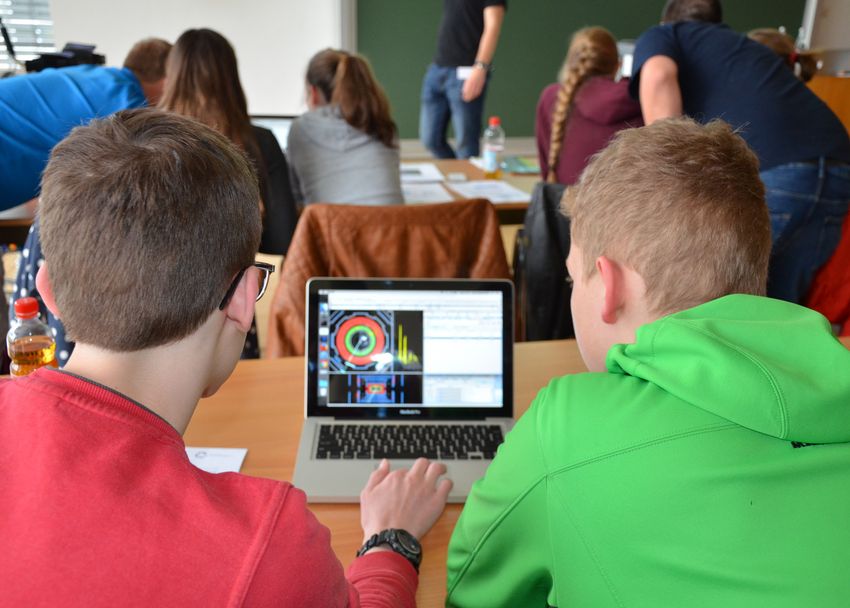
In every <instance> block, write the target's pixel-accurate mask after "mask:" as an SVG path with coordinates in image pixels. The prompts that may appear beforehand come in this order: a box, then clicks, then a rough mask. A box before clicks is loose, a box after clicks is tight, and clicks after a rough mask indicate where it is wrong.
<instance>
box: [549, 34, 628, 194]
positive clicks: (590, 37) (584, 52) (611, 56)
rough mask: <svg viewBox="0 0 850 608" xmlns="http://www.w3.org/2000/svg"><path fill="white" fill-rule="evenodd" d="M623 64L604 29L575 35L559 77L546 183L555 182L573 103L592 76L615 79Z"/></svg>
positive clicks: (615, 43) (610, 36)
mask: <svg viewBox="0 0 850 608" xmlns="http://www.w3.org/2000/svg"><path fill="white" fill-rule="evenodd" d="M619 64H620V56H619V53H618V52H617V42H616V40H614V36H612V35H611V32H609V31H608V30H606V29H605V28H601V27H586V28H583V29H580V30H578V31H577V32H576V33H575V34H573V38H572V40H571V41H570V48H569V50H568V51H567V58H566V60H565V61H564V65H563V66H561V71H560V72H559V73H558V82H559V83H560V84H561V88H560V90H559V91H558V97H557V98H556V100H555V107H554V108H553V110H552V136H551V139H550V140H549V172H548V173H547V175H546V181H547V182H551V183H554V182H555V181H556V177H555V170H556V169H557V167H558V157H559V156H560V155H561V147H562V145H563V142H564V131H565V130H566V126H567V119H569V117H570V111H571V110H572V105H573V99H574V98H575V96H576V92H577V91H578V89H579V87H580V86H581V85H582V84H584V82H585V81H586V80H587V79H589V78H591V77H593V76H610V77H613V76H614V74H616V72H617V68H618V67H619Z"/></svg>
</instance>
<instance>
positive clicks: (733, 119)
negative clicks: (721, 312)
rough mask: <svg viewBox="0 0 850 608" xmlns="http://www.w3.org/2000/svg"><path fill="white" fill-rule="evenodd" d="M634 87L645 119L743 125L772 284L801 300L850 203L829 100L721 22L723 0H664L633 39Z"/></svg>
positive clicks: (849, 157)
mask: <svg viewBox="0 0 850 608" xmlns="http://www.w3.org/2000/svg"><path fill="white" fill-rule="evenodd" d="M630 90H631V93H632V96H633V97H640V104H641V108H642V109H643V117H644V121H645V122H646V123H647V124H649V123H651V122H653V121H655V120H658V119H660V118H666V117H670V116H679V115H681V114H686V115H688V116H691V117H693V118H696V119H697V120H699V121H701V122H707V121H709V120H712V119H714V118H722V119H723V120H725V121H727V122H729V123H730V124H731V125H732V126H733V127H735V128H737V129H739V130H740V134H741V136H742V137H743V138H744V139H745V140H746V141H747V143H748V144H749V145H750V147H752V149H753V150H754V151H755V153H756V155H757V156H758V158H759V163H760V175H761V179H762V181H763V182H764V184H765V186H766V188H767V206H768V208H769V209H770V217H771V233H772V235H773V251H772V258H771V262H770V268H769V276H768V281H767V293H768V295H769V296H771V297H775V298H781V299H783V300H788V301H790V302H801V301H802V300H803V299H804V298H805V296H806V294H807V293H808V290H809V286H810V285H811V281H812V279H813V277H814V274H815V272H817V270H818V269H819V268H820V267H821V266H823V265H824V263H826V261H827V260H828V259H829V257H830V256H831V255H832V253H833V251H835V248H836V246H837V245H838V242H839V241H840V239H841V224H842V221H843V220H844V217H845V216H846V215H847V209H848V205H850V137H848V134H847V131H846V129H844V126H843V125H842V124H841V122H840V121H839V120H838V118H837V117H836V116H835V114H834V113H833V112H832V110H830V109H829V107H828V106H827V105H826V104H825V103H824V102H823V101H821V100H820V99H819V98H818V97H817V96H816V95H815V94H814V93H813V92H812V91H811V90H810V89H809V88H808V87H806V86H805V85H804V84H803V83H802V82H800V80H798V79H797V78H796V77H795V75H794V73H793V72H792V71H791V70H789V69H788V67H787V66H786V64H785V62H784V60H783V59H781V58H780V57H779V56H778V55H777V54H776V53H774V52H773V51H771V50H770V49H768V48H767V47H765V46H764V45H762V44H760V43H758V42H755V41H754V40H750V39H749V38H747V37H746V36H745V35H743V34H738V33H737V32H734V31H732V30H731V29H730V28H729V27H728V26H727V25H725V24H724V23H723V13H722V7H721V5H720V1H719V0H669V1H668V2H667V3H666V5H665V6H664V10H663V11H662V23H661V25H657V26H655V27H652V28H650V29H649V30H647V31H646V32H644V33H643V34H642V35H641V36H640V38H638V40H637V43H636V45H635V55H634V68H633V71H632V80H631V83H630Z"/></svg>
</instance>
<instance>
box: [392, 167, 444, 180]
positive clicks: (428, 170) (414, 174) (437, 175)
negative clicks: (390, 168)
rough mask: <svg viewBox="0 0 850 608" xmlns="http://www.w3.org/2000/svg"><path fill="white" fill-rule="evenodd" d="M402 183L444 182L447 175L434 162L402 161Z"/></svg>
mask: <svg viewBox="0 0 850 608" xmlns="http://www.w3.org/2000/svg"><path fill="white" fill-rule="evenodd" d="M400 171H401V183H402V184H423V183H428V182H442V181H445V179H446V178H445V177H443V174H442V173H441V172H440V170H439V169H437V165H435V164H434V163H401V167H400Z"/></svg>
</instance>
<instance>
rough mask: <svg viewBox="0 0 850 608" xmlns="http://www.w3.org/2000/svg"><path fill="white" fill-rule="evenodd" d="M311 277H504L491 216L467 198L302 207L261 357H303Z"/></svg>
mask: <svg viewBox="0 0 850 608" xmlns="http://www.w3.org/2000/svg"><path fill="white" fill-rule="evenodd" d="M312 277H356V278H368V277H401V278H481V279H485V278H486V279H492V278H497V279H507V278H510V272H509V270H508V262H507V258H506V256H505V248H504V245H503V244H502V236H501V232H500V230H499V220H498V217H497V216H496V210H495V208H494V207H493V205H492V204H490V202H489V201H487V200H483V199H474V200H466V201H457V202H454V203H446V204H439V205H399V206H389V207H363V206H355V205H326V204H314V205H308V206H307V208H306V209H305V210H304V213H303V214H302V215H301V218H300V220H299V222H298V227H297V228H296V229H295V235H294V236H293V238H292V244H291V245H290V246H289V252H288V253H287V256H286V258H285V260H284V262H283V269H282V271H281V277H280V283H279V284H278V288H277V291H276V292H275V294H274V300H273V301H272V308H271V314H270V316H269V331H268V344H267V346H266V349H265V350H266V354H265V356H266V357H270V358H273V357H284V356H291V355H303V354H304V323H305V321H304V318H305V317H304V306H305V302H304V298H305V288H306V284H307V281H308V280H309V279H310V278H312Z"/></svg>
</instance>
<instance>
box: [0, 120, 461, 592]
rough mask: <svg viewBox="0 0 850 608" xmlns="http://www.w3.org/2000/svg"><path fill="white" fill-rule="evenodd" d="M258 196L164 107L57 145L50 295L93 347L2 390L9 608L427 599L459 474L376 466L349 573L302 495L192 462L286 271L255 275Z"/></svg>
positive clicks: (205, 133) (80, 131) (72, 330)
mask: <svg viewBox="0 0 850 608" xmlns="http://www.w3.org/2000/svg"><path fill="white" fill-rule="evenodd" d="M258 199H259V190H258V187H257V180H256V176H255V174H254V172H253V170H252V169H251V167H250V166H249V163H248V161H247V159H246V158H245V156H244V154H243V153H242V152H241V151H240V150H239V149H238V148H236V147H235V146H234V144H233V143H231V142H230V141H229V140H228V139H227V138H225V137H224V136H222V135H220V134H218V133H216V132H215V131H213V130H212V129H210V128H208V127H206V126H203V125H201V124H200V123H197V122H195V121H193V120H191V119H188V118H185V117H182V116H179V115H176V114H169V113H165V112H163V111H161V110H152V109H141V110H131V111H124V112H119V113H117V114H114V115H113V116H111V117H109V118H106V119H102V120H97V121H94V122H92V123H91V124H90V125H88V126H84V127H78V128H77V129H75V130H74V131H73V132H72V133H71V134H70V135H69V136H68V138H67V139H66V140H64V141H63V142H62V143H60V144H59V145H58V146H56V148H55V149H54V151H53V153H52V155H51V159H50V162H49V164H48V166H47V168H46V170H45V173H44V180H43V191H42V195H41V203H40V205H41V210H40V214H41V222H42V224H41V227H42V242H43V246H44V254H45V263H44V264H43V265H42V267H41V270H40V271H39V273H38V277H37V281H38V286H39V291H40V293H41V294H42V298H43V299H44V301H45V303H46V304H47V305H48V306H49V307H50V308H51V310H53V312H54V313H56V314H57V316H61V318H62V319H63V321H64V322H65V326H66V328H67V330H68V332H69V334H70V335H72V336H73V337H74V338H75V339H76V341H77V346H76V349H75V350H74V352H73V354H72V355H71V358H70V360H69V361H68V363H67V365H66V366H65V368H64V370H53V369H49V368H41V369H39V370H37V371H36V372H34V373H33V374H31V375H30V376H27V377H26V378H22V379H6V380H0V442H2V444H3V446H4V455H3V458H2V459H0V479H2V480H3V483H2V486H0V512H2V513H3V517H0V538H2V539H3V549H4V550H3V551H2V552H0V604H3V605H9V606H32V605H51V606H92V605H122V606H364V607H365V606H386V607H389V606H394V607H395V606H406V607H412V606H414V605H415V593H416V587H417V584H418V575H417V566H418V564H419V560H420V559H421V553H416V552H415V551H413V550H412V549H411V547H412V548H416V547H417V546H418V542H417V538H419V537H421V536H422V535H423V534H425V533H426V532H427V531H428V530H429V529H430V528H431V526H432V525H433V523H434V522H435V520H436V519H437V517H438V516H439V515H440V513H441V512H442V510H443V507H444V506H445V502H446V496H447V494H448V492H449V489H450V487H451V482H450V481H448V480H445V479H444V480H440V479H439V477H440V476H441V475H442V474H443V473H444V472H445V467H444V465H442V464H438V463H432V462H429V461H428V460H426V459H424V458H423V459H419V460H417V461H416V463H415V464H414V465H413V467H412V468H411V469H410V470H409V471H408V470H396V471H392V472H391V471H390V470H389V466H388V463H387V462H386V461H384V462H383V463H382V464H381V465H380V466H379V467H378V468H377V469H376V470H375V472H374V473H373V474H372V475H371V477H370V478H369V481H368V483H367V486H366V488H365V489H364V490H363V492H362V494H361V497H360V498H361V511H360V514H361V517H360V520H361V524H362V527H363V533H364V542H365V544H364V548H363V550H362V552H361V553H362V556H361V557H358V558H357V559H355V560H354V562H353V563H352V565H351V566H350V567H349V569H348V572H347V573H344V572H343V568H342V565H341V564H340V563H339V561H338V560H337V558H336V557H335V556H334V554H333V551H332V549H331V545H330V542H329V541H330V538H329V533H328V530H327V529H326V528H324V527H323V526H321V525H320V524H319V523H318V522H317V520H316V518H315V517H314V516H313V515H312V514H311V513H310V511H308V510H307V508H306V504H305V502H306V501H305V496H304V493H303V492H301V491H300V490H298V489H296V488H294V487H292V486H291V485H290V484H288V483H281V482H277V481H273V480H270V479H260V478H252V477H248V476H245V475H240V474H235V473H224V474H219V475H214V474H209V473H206V472H204V471H201V470H199V469H197V468H195V467H194V466H192V464H191V463H190V462H189V460H188V457H187V455H186V451H185V445H184V443H183V439H182V437H181V434H182V433H183V431H184V430H185V429H186V426H187V425H188V423H189V420H190V418H191V417H192V413H193V411H194V409H195V407H196V405H197V403H198V400H199V399H200V398H201V397H204V396H207V395H212V394H213V393H215V392H216V390H217V389H218V388H219V387H220V386H221V384H222V383H223V382H224V381H225V380H226V379H227V378H228V376H229V375H230V373H231V372H232V371H233V368H234V366H235V365H236V362H237V361H238V359H239V354H240V353H241V351H242V345H243V344H244V342H245V335H246V333H247V331H248V328H249V327H250V324H251V319H252V318H253V315H254V306H255V302H256V301H257V300H258V299H259V297H260V296H262V294H263V291H264V290H265V287H266V284H267V281H268V275H269V273H270V272H271V271H273V270H274V268H273V267H269V266H267V265H263V264H258V263H255V262H254V256H255V254H256V252H257V245H258V244H259V241H260V231H261V222H260V210H259V207H258V205H257V200H258ZM72 220H73V221H72ZM211 244H212V245H211ZM212 246H214V247H215V251H212V250H211V247H212ZM95 249H97V250H98V255H92V251H94V250H95ZM211 253H214V255H211ZM404 531H406V532H404ZM400 537H404V538H405V539H406V541H407V542H406V543H405V544H404V546H400V544H399V543H398V542H397V540H396V541H395V542H394V541H393V539H398V538H400Z"/></svg>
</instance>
